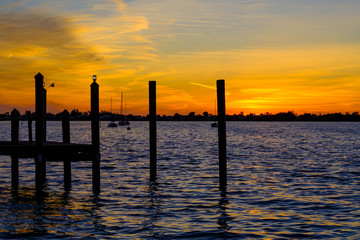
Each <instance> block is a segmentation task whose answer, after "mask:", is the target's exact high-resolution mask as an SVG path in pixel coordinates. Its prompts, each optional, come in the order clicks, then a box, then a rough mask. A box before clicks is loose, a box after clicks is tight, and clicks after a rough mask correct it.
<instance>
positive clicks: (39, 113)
mask: <svg viewBox="0 0 360 240" xmlns="http://www.w3.org/2000/svg"><path fill="white" fill-rule="evenodd" d="M44 99H45V98H44V77H43V75H41V73H38V74H37V75H36V76H35V111H36V125H35V133H36V142H35V145H36V157H35V185H36V192H37V193H42V191H43V185H44V159H43V156H42V146H43V142H44Z"/></svg>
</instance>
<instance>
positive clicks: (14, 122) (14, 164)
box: [11, 108, 20, 191]
mask: <svg viewBox="0 0 360 240" xmlns="http://www.w3.org/2000/svg"><path fill="white" fill-rule="evenodd" d="M19 117H20V113H19V111H18V110H17V109H15V108H14V110H12V112H11V143H13V144H17V143H19ZM11 188H12V190H14V191H17V190H18V188H19V158H18V157H17V156H11Z"/></svg>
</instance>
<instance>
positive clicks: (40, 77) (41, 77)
mask: <svg viewBox="0 0 360 240" xmlns="http://www.w3.org/2000/svg"><path fill="white" fill-rule="evenodd" d="M35 79H42V80H43V79H44V76H43V75H42V74H41V73H38V74H36V75H35Z"/></svg>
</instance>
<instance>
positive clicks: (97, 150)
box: [90, 75, 100, 194]
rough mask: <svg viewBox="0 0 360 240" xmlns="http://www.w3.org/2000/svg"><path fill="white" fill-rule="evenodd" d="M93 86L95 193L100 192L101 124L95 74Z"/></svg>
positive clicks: (93, 175)
mask: <svg viewBox="0 0 360 240" xmlns="http://www.w3.org/2000/svg"><path fill="white" fill-rule="evenodd" d="M93 81H94V82H93V83H92V84H91V85H90V88H91V139H92V145H93V147H94V153H93V155H94V156H93V160H92V178H93V179H92V180H93V193H94V194H98V193H100V125H99V84H97V83H96V76H95V75H94V76H93Z"/></svg>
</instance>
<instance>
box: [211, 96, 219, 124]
mask: <svg viewBox="0 0 360 240" xmlns="http://www.w3.org/2000/svg"><path fill="white" fill-rule="evenodd" d="M215 114H217V111H216V99H215ZM211 127H218V123H217V122H213V123H212V124H211Z"/></svg>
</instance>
